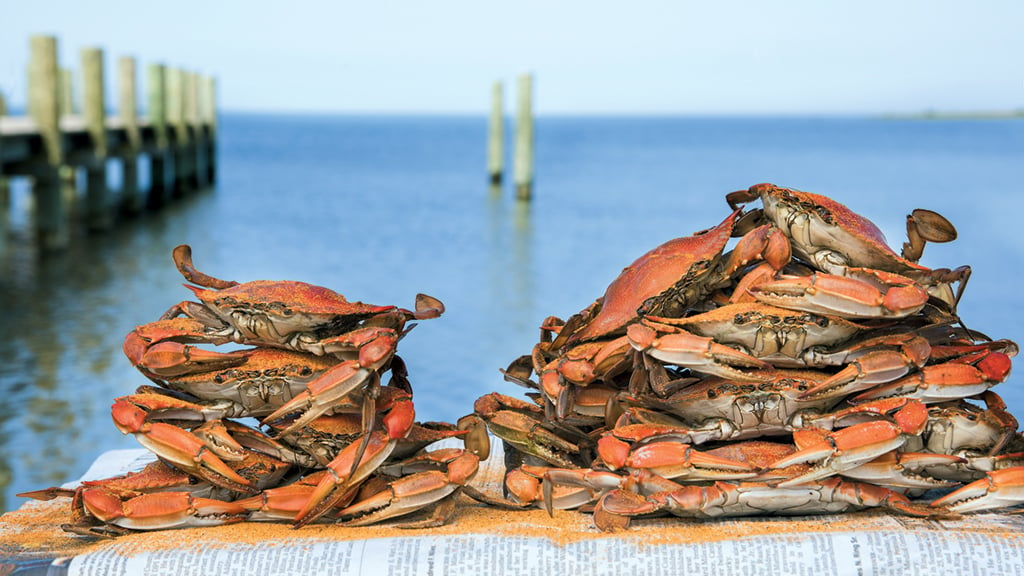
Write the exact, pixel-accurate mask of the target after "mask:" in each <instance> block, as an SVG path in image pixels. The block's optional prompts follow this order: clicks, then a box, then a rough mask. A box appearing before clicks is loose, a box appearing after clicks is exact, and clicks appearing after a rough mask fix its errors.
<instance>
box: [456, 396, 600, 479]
mask: <svg viewBox="0 0 1024 576" xmlns="http://www.w3.org/2000/svg"><path fill="white" fill-rule="evenodd" d="M473 407H474V412H473V414H471V415H469V416H466V417H463V418H462V419H460V421H459V427H460V428H462V429H470V428H476V429H480V428H481V427H485V428H486V429H487V430H489V431H490V432H491V433H492V434H494V435H495V436H497V437H498V438H501V439H502V440H503V441H504V442H505V443H506V446H507V447H511V449H510V450H506V459H507V458H510V457H513V455H525V456H527V457H530V458H535V459H539V460H540V461H542V462H544V463H545V464H548V465H551V466H556V467H562V468H578V467H582V466H585V465H586V463H587V454H588V453H589V450H588V442H589V443H592V441H590V440H589V438H588V436H587V435H586V433H585V432H583V431H582V430H580V429H579V428H576V427H575V426H571V425H569V424H566V423H564V422H545V418H544V410H543V409H542V408H541V407H540V406H538V405H537V404H535V403H532V402H527V401H524V400H520V399H518V398H513V397H511V396H507V395H504V394H499V393H497V392H492V393H490V394H486V395H484V396H481V397H480V398H478V399H477V400H476V402H474V404H473ZM485 441H486V440H485ZM483 443H484V442H479V443H474V444H473V446H472V447H473V449H474V450H475V451H476V452H477V453H478V454H483V451H484V450H485V449H484V448H483ZM467 446H468V444H467ZM484 456H485V454H484Z"/></svg>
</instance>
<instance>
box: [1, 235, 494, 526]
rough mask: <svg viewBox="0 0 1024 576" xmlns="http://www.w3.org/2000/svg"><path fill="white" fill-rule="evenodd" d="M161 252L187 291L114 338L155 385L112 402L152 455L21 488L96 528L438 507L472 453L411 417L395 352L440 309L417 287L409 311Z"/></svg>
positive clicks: (356, 517)
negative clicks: (71, 486) (92, 475)
mask: <svg viewBox="0 0 1024 576" xmlns="http://www.w3.org/2000/svg"><path fill="white" fill-rule="evenodd" d="M173 257H174V262H175V264H176V265H177V267H178V270H179V271H180V272H181V273H182V275H183V276H184V277H185V279H186V280H188V281H189V282H191V283H193V284H195V286H193V285H188V284H186V287H188V288H189V289H191V290H192V292H193V293H194V294H195V296H196V298H197V299H198V300H199V302H191V301H185V302H182V303H180V304H177V305H175V306H174V307H172V308H171V309H170V310H168V311H167V312H166V313H165V314H164V315H163V316H162V317H161V318H160V319H159V320H157V321H155V322H152V323H149V324H144V325H141V326H138V327H137V328H135V330H133V331H132V332H131V333H129V334H128V336H127V337H126V338H125V341H124V352H125V354H126V355H127V357H128V359H129V360H130V361H131V362H132V364H133V365H135V366H136V367H137V368H138V369H139V370H140V371H141V372H142V373H143V374H144V375H145V376H146V377H148V378H149V379H150V380H151V381H152V382H153V383H155V384H156V386H143V387H141V388H139V389H138V390H137V391H136V393H135V394H132V395H129V396H124V397H121V398H118V399H116V400H115V403H114V405H113V408H112V416H113V420H114V424H115V425H116V426H117V428H118V429H119V430H120V431H121V432H122V433H124V434H133V435H134V436H135V437H136V439H137V440H138V441H139V443H140V444H142V445H143V446H144V447H146V448H147V449H149V450H150V451H152V452H153V453H154V454H155V455H156V456H157V457H158V459H157V460H156V461H155V462H153V463H152V464H150V465H149V466H147V467H146V468H145V469H144V470H142V471H140V472H137V473H132V474H128V475H126V476H122V477H116V478H110V479H106V480H99V481H89V482H84V483H83V484H82V485H81V486H80V487H79V488H77V489H75V490H66V489H61V488H50V489H46V490H39V491H36V492H30V493H26V494H22V495H21V496H26V497H31V498H38V499H50V498H53V497H56V496H70V497H71V498H72V514H73V522H72V523H70V524H68V525H66V526H65V527H64V528H65V529H66V530H68V531H71V532H75V533H80V534H86V535H99V536H112V535H118V534H121V533H124V532H126V531H132V530H157V529H167V528H178V527H186V526H207V525H218V524H225V523H230V522H240V521H243V520H251V521H283V522H292V523H293V525H294V526H295V527H300V526H303V525H305V524H308V523H310V522H314V521H327V520H330V521H336V522H339V523H342V524H346V525H357V526H361V525H367V524H372V523H375V522H378V521H381V520H385V519H390V518H395V517H399V516H403V515H406V514H411V513H414V512H421V511H422V512H423V515H424V516H426V517H425V518H422V519H420V520H418V521H413V522H407V523H405V524H404V526H407V527H418V526H429V525H433V524H436V523H443V522H444V521H445V520H446V518H447V517H448V516H449V515H450V513H451V512H452V510H453V509H454V496H455V494H457V493H458V492H459V491H460V490H461V488H462V487H463V486H464V485H465V484H466V482H468V481H469V480H470V479H471V478H472V477H473V475H474V474H475V473H476V471H477V465H478V458H477V456H476V455H474V454H472V453H470V452H466V451H464V450H461V449H456V448H449V449H436V450H433V451H425V449H426V447H427V446H428V445H430V444H432V443H434V442H436V441H439V440H443V439H446V438H452V437H459V436H462V435H464V432H460V431H458V430H456V429H455V426H453V425H451V424H445V423H429V422H428V423H417V422H416V421H415V413H414V409H413V403H412V388H411V386H410V383H409V380H408V374H407V371H406V367H405V364H404V362H403V361H402V359H401V358H400V357H399V356H397V355H396V354H395V352H396V350H397V346H398V341H399V340H400V339H401V338H402V337H403V336H405V335H406V334H407V333H408V332H409V330H410V329H411V328H412V327H413V326H414V324H409V321H411V320H426V319H430V318H436V317H438V316H440V315H441V314H442V313H443V312H444V305H443V304H442V303H441V302H440V301H438V300H437V299H435V298H432V297H430V296H426V295H423V294H420V295H418V296H417V297H416V306H415V310H412V311H410V310H406V309H403V308H398V307H396V306H375V305H370V304H364V303H362V302H350V301H348V300H346V299H345V298H344V297H343V296H342V295H340V294H337V293H335V292H333V291H331V290H328V289H326V288H322V287H319V286H313V285H310V284H306V283H302V282H293V281H254V282H247V283H243V284H239V283H237V282H231V281H224V280H219V279H217V278H213V277H211V276H208V275H206V274H203V273H201V272H199V271H198V270H196V269H195V268H194V267H193V264H192V251H191V248H190V247H189V246H187V245H182V246H178V247H177V248H175V249H174V251H173ZM230 343H234V344H235V345H236V346H234V348H235V349H233V350H227V351H216V350H213V349H211V348H212V347H214V346H218V345H223V344H230ZM204 346H206V347H204ZM386 375H387V376H388V378H389V379H388V383H387V384H386V385H382V378H383V377H384V376H386ZM239 419H255V420H258V422H259V423H258V424H257V425H251V426H250V425H247V424H245V423H244V422H243V421H240V420H239ZM428 512H432V514H428Z"/></svg>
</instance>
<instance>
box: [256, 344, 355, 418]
mask: <svg viewBox="0 0 1024 576" xmlns="http://www.w3.org/2000/svg"><path fill="white" fill-rule="evenodd" d="M371 374H372V371H370V370H367V369H365V368H363V367H362V366H360V365H359V362H357V361H355V360H349V361H347V362H342V363H341V364H338V365H337V366H335V367H333V368H331V369H330V370H328V371H326V372H324V373H323V374H321V375H320V376H318V377H317V378H316V379H315V380H313V381H312V382H310V383H309V384H307V385H306V389H305V390H303V391H302V392H300V393H298V394H296V395H295V396H294V397H293V398H292V399H291V400H289V401H288V402H286V403H285V404H283V405H282V406H281V407H280V408H278V409H277V410H275V411H274V412H273V413H271V414H270V415H268V416H267V417H266V418H264V419H263V423H264V424H267V423H270V422H273V421H275V420H278V419H281V418H284V417H285V416H288V415H289V414H292V413H293V412H301V415H300V416H299V417H298V418H296V419H295V421H294V422H292V423H291V424H290V425H289V426H288V427H287V428H285V429H283V430H281V431H280V434H281V435H282V436H284V435H287V434H290V433H291V432H294V431H295V430H298V429H300V428H302V427H303V426H305V425H307V424H309V423H310V422H312V421H313V420H316V419H317V418H319V417H320V416H323V415H324V414H326V413H327V412H328V411H330V410H331V409H332V408H333V407H334V406H335V405H336V404H337V403H338V402H340V401H341V400H342V399H343V398H345V397H346V396H348V395H349V394H350V393H351V392H353V391H354V390H356V389H357V388H359V387H360V386H362V385H363V383H365V382H367V381H368V380H369V379H370V375H371Z"/></svg>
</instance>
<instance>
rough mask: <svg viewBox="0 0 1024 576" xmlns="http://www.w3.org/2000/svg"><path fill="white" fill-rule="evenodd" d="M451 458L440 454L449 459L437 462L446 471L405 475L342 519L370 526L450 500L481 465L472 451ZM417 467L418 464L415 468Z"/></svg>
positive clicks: (347, 510) (346, 511)
mask: <svg viewBox="0 0 1024 576" xmlns="http://www.w3.org/2000/svg"><path fill="white" fill-rule="evenodd" d="M451 455H453V454H452V453H450V452H448V451H445V452H442V454H440V456H448V458H447V459H445V460H443V461H441V462H438V463H437V464H438V465H439V466H442V467H443V468H445V470H444V471H442V470H425V471H422V472H416V473H414V474H412V475H410V476H405V477H403V478H400V479H398V480H395V481H393V482H391V483H389V484H388V485H386V486H385V487H384V489H383V490H381V491H380V492H377V493H376V494H374V495H373V496H370V497H369V498H366V499H365V500H361V501H359V502H356V503H355V504H352V505H351V506H349V507H347V508H345V509H344V510H342V511H341V512H339V516H340V517H341V518H346V517H353V518H352V519H351V520H347V521H345V522H343V523H344V524H345V525H347V526H367V525H369V524H373V523H376V522H379V521H381V520H387V519H389V518H396V517H398V516H404V515H406V514H411V513H413V512H416V511H418V510H422V509H424V508H426V507H428V506H431V505H433V504H436V503H438V502H440V501H441V500H443V499H444V498H447V497H448V496H450V495H451V494H452V493H454V492H455V491H456V490H458V489H459V488H460V487H462V486H465V485H466V483H467V482H469V480H470V479H472V478H473V476H474V475H476V472H477V469H478V465H479V462H480V459H479V458H477V456H476V455H475V454H472V453H470V452H464V451H461V450H459V451H457V455H455V456H454V457H451ZM427 456H430V454H427ZM416 464H419V463H414V464H413V466H415V465H416Z"/></svg>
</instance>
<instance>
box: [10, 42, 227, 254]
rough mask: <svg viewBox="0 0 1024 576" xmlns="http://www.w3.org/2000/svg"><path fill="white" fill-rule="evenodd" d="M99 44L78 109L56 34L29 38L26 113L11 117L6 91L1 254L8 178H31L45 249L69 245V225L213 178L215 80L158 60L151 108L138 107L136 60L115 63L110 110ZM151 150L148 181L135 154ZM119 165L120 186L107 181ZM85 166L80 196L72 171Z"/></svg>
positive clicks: (151, 77) (109, 219)
mask: <svg viewBox="0 0 1024 576" xmlns="http://www.w3.org/2000/svg"><path fill="white" fill-rule="evenodd" d="M103 60H104V58H103V50H102V49H99V48H85V49H83V50H82V51H81V67H82V68H81V72H82V87H81V94H82V97H83V98H82V101H83V102H82V109H81V110H80V111H78V110H75V107H74V103H73V102H72V98H71V94H72V89H71V86H70V77H71V74H70V72H69V71H67V70H65V69H61V68H60V66H59V65H58V62H57V39H56V38H54V37H52V36H36V37H33V38H32V40H31V56H30V63H29V95H28V114H27V115H26V116H8V115H7V114H6V108H5V105H4V102H3V95H2V93H0V252H2V251H3V250H4V248H5V246H6V242H7V236H8V234H9V230H8V224H7V223H8V220H9V219H8V210H9V206H10V197H9V196H10V194H9V183H8V179H9V178H13V177H27V178H29V179H30V181H31V182H32V194H33V196H34V203H33V206H34V210H33V211H34V214H33V225H34V227H35V231H36V235H37V238H38V242H39V245H40V247H41V248H42V249H44V250H59V249H61V248H64V247H66V246H67V245H68V242H69V241H70V237H71V234H70V232H71V229H72V227H73V226H75V225H78V224H84V225H85V226H86V227H87V228H88V229H89V230H104V229H108V228H110V227H111V226H113V225H115V223H116V222H117V221H118V219H119V217H120V216H121V215H125V214H136V213H138V212H140V211H142V210H144V209H147V208H157V207H159V206H162V205H165V204H166V203H168V202H169V201H171V200H172V199H173V198H175V197H178V196H181V195H182V194H184V193H186V192H188V191H190V190H195V189H202V188H206V187H209V186H211V185H212V184H213V183H214V181H215V179H216V173H217V157H216V141H217V114H216V84H215V80H214V79H213V78H211V77H205V76H200V75H198V74H195V73H192V72H186V71H183V70H180V69H177V68H171V67H166V66H164V65H162V64H152V65H150V66H149V67H148V70H147V81H146V88H147V93H146V96H147V104H148V106H147V114H146V115H145V116H142V115H140V114H139V111H138V93H137V83H136V75H137V72H136V63H135V60H134V59H133V58H128V57H124V58H120V59H119V61H118V69H117V74H118V82H117V85H118V102H117V113H116V114H114V115H108V114H107V109H108V108H107V97H106V94H105V88H104V87H105V82H104V73H105V72H104V66H103ZM142 158H148V161H149V178H148V186H146V187H145V189H143V187H142V186H141V185H140V178H139V160H140V159H142ZM111 160H113V161H117V162H120V164H121V169H122V170H121V172H122V178H121V180H122V186H121V188H120V189H119V190H111V189H109V187H108V184H107V181H108V179H107V169H108V162H109V161H111ZM79 170H84V172H85V178H84V179H83V181H84V183H85V185H84V188H85V189H84V194H82V195H81V196H82V198H79V196H80V194H79V191H78V190H77V189H76V187H75V186H76V185H75V182H76V180H77V177H76V174H77V172H78V171H79Z"/></svg>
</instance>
